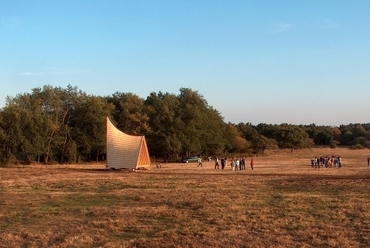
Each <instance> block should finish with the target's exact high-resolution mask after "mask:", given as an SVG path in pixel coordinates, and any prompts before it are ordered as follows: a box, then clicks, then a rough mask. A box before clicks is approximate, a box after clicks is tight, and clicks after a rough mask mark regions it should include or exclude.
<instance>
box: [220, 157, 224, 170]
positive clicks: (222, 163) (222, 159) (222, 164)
mask: <svg viewBox="0 0 370 248" xmlns="http://www.w3.org/2000/svg"><path fill="white" fill-rule="evenodd" d="M221 169H225V158H221Z"/></svg>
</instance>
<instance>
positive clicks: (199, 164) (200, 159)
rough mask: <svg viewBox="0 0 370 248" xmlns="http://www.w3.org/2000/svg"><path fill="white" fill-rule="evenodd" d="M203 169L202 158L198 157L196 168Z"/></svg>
mask: <svg viewBox="0 0 370 248" xmlns="http://www.w3.org/2000/svg"><path fill="white" fill-rule="evenodd" d="M199 166H200V167H203V163H202V158H201V157H199V158H198V166H197V167H199Z"/></svg>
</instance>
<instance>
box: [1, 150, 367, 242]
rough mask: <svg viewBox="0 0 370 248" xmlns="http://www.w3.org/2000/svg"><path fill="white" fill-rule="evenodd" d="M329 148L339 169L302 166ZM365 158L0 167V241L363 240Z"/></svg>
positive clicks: (346, 153) (357, 153)
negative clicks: (222, 165)
mask: <svg viewBox="0 0 370 248" xmlns="http://www.w3.org/2000/svg"><path fill="white" fill-rule="evenodd" d="M332 154H334V155H340V156H342V158H343V167H342V168H340V169H337V168H321V169H313V168H312V167H311V166H310V158H311V157H312V156H315V155H332ZM369 155H370V150H348V149H342V148H337V149H329V148H328V149H325V148H321V149H310V150H296V151H294V152H293V153H290V151H288V150H287V151H285V150H284V151H268V152H267V154H266V156H260V157H255V158H254V160H255V169H254V170H253V171H252V170H250V168H249V166H248V164H247V169H246V170H244V171H232V170H230V167H228V168H226V170H215V169H214V168H213V167H214V164H213V162H205V163H204V167H203V168H197V167H196V166H197V164H196V163H191V164H162V168H155V166H153V167H152V169H151V170H149V171H138V172H122V171H105V170H104V168H105V167H104V165H73V166H72V165H58V166H41V165H31V166H29V167H12V168H0V247H254V248H255V247H370V167H368V166H367V163H366V158H367V156H369ZM248 159H250V158H248Z"/></svg>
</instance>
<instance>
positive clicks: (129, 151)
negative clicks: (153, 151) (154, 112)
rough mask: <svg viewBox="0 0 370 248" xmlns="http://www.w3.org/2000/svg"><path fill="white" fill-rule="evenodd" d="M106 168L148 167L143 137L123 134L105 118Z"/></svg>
mask: <svg viewBox="0 0 370 248" xmlns="http://www.w3.org/2000/svg"><path fill="white" fill-rule="evenodd" d="M107 167H108V168H115V169H122V168H128V169H137V168H139V167H145V168H149V167H150V157H149V152H148V147H147V145H146V140H145V136H133V135H128V134H125V133H124V132H122V131H120V130H119V129H118V128H116V127H115V126H114V125H113V123H112V122H111V120H110V119H109V117H107Z"/></svg>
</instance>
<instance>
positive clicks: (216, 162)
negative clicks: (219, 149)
mask: <svg viewBox="0 0 370 248" xmlns="http://www.w3.org/2000/svg"><path fill="white" fill-rule="evenodd" d="M216 168H217V169H220V165H219V164H218V157H216V159H215V169H216Z"/></svg>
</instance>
